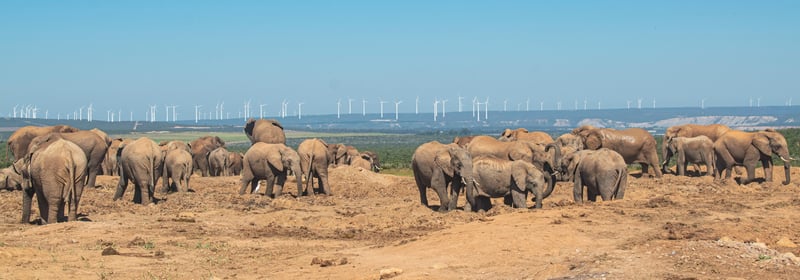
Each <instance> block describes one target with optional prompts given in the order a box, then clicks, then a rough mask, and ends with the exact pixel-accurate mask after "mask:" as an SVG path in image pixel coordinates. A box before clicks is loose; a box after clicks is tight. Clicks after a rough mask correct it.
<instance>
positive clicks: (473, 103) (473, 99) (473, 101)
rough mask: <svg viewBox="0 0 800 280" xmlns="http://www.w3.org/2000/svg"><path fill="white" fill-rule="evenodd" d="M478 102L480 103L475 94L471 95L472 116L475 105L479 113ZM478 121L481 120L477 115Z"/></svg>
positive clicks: (473, 115)
mask: <svg viewBox="0 0 800 280" xmlns="http://www.w3.org/2000/svg"><path fill="white" fill-rule="evenodd" d="M478 103H480V102H478V97H477V96H475V97H473V98H472V117H475V107H478V114H479V115H480V112H481V108H480V106H479V105H478ZM478 121H481V119H480V116H479V117H478Z"/></svg>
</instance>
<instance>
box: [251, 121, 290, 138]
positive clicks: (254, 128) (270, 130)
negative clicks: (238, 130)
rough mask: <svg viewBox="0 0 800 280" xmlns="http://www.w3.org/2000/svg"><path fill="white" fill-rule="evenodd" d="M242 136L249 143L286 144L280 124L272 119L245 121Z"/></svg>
mask: <svg viewBox="0 0 800 280" xmlns="http://www.w3.org/2000/svg"><path fill="white" fill-rule="evenodd" d="M244 134H246V135H247V138H248V139H250V143H252V144H255V143H257V142H261V143H267V144H286V134H285V133H284V132H283V126H282V125H281V123H280V122H278V121H277V120H273V119H259V120H256V119H253V118H250V119H248V120H247V123H245V124H244Z"/></svg>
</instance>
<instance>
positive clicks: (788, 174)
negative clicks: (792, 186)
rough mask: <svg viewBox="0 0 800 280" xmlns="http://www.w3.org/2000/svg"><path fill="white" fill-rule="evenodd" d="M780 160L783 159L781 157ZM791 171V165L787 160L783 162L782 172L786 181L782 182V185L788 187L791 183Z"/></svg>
mask: <svg viewBox="0 0 800 280" xmlns="http://www.w3.org/2000/svg"><path fill="white" fill-rule="evenodd" d="M781 159H783V157H781ZM791 169H792V164H791V163H790V162H789V161H788V160H784V161H783V171H784V172H785V173H786V181H783V182H782V183H783V184H784V185H788V184H789V183H791V182H792V176H791V173H792V172H791Z"/></svg>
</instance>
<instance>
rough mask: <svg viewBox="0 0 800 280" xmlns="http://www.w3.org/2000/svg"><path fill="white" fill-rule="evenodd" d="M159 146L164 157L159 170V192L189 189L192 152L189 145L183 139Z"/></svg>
mask: <svg viewBox="0 0 800 280" xmlns="http://www.w3.org/2000/svg"><path fill="white" fill-rule="evenodd" d="M160 146H161V154H162V157H163V158H164V163H163V164H162V170H161V185H162V188H161V192H170V191H176V192H186V191H189V179H190V178H191V176H192V154H191V152H190V151H191V149H190V148H189V145H187V144H186V143H184V142H183V141H170V142H168V143H166V144H165V145H160ZM170 180H171V181H172V182H171V183H170Z"/></svg>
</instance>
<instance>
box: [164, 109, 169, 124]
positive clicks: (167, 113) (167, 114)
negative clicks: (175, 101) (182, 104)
mask: <svg viewBox="0 0 800 280" xmlns="http://www.w3.org/2000/svg"><path fill="white" fill-rule="evenodd" d="M164 108H166V109H167V112H166V113H165V115H166V117H167V121H169V105H164Z"/></svg>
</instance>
